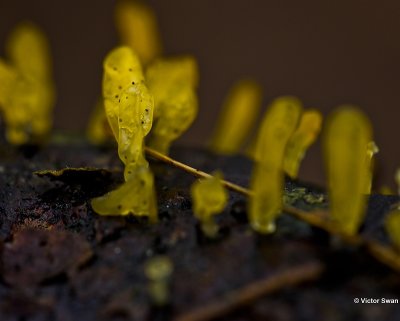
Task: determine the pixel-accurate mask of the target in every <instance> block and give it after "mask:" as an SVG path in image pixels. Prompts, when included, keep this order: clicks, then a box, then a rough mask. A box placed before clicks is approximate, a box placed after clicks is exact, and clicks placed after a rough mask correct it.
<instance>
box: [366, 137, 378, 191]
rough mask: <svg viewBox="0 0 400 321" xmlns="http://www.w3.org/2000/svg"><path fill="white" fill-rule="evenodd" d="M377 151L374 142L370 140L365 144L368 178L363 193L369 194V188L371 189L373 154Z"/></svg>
mask: <svg viewBox="0 0 400 321" xmlns="http://www.w3.org/2000/svg"><path fill="white" fill-rule="evenodd" d="M378 152H379V148H378V146H377V145H376V144H375V142H373V141H370V142H369V143H368V145H367V155H366V160H365V162H366V166H369V168H367V170H368V178H367V182H366V185H365V191H364V193H365V194H371V189H372V179H373V176H374V155H375V154H377V153H378Z"/></svg>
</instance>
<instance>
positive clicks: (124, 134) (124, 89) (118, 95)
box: [103, 47, 154, 180]
mask: <svg viewBox="0 0 400 321" xmlns="http://www.w3.org/2000/svg"><path fill="white" fill-rule="evenodd" d="M143 81H144V79H143V73H142V68H141V65H140V62H139V59H138V58H137V56H136V54H135V53H134V52H133V51H132V49H130V48H129V47H119V48H116V49H114V50H113V51H111V53H110V54H108V56H107V57H106V59H105V61H104V77H103V96H104V107H105V112H106V116H107V119H108V121H109V124H110V127H111V129H112V131H113V133H114V136H115V138H116V140H117V142H118V154H119V157H120V159H121V160H122V162H123V163H124V164H125V173H124V174H125V179H126V180H128V178H129V176H130V175H131V174H133V172H134V167H136V166H146V165H147V161H146V160H145V158H144V153H143V140H144V137H145V136H146V135H147V134H148V133H149V131H150V129H151V127H152V121H153V110H154V100H153V96H152V95H151V94H150V93H149V91H148V89H147V87H146V86H145V85H144V82H143Z"/></svg>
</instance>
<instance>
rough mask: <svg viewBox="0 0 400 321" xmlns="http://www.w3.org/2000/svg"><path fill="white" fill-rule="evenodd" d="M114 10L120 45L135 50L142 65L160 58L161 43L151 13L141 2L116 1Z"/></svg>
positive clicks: (154, 19)
mask: <svg viewBox="0 0 400 321" xmlns="http://www.w3.org/2000/svg"><path fill="white" fill-rule="evenodd" d="M115 9H116V10H115V20H116V26H117V30H118V33H119V35H120V38H121V41H122V44H124V45H127V46H129V47H131V48H132V49H133V50H135V52H137V54H138V56H139V58H140V61H141V62H142V63H143V64H144V65H147V64H148V63H149V62H151V61H152V60H154V59H155V58H156V57H158V56H160V54H161V51H162V48H161V41H160V36H159V33H158V28H157V21H156V18H155V15H154V13H153V11H152V10H151V9H150V8H149V7H148V6H147V5H146V4H144V3H143V2H142V1H135V0H132V1H130V0H121V1H118V2H117V5H116V8H115Z"/></svg>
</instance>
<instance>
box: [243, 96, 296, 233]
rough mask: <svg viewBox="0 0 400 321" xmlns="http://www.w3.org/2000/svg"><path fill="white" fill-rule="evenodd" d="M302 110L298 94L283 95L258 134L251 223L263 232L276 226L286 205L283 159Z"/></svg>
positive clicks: (250, 205)
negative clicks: (284, 198)
mask: <svg viewBox="0 0 400 321" xmlns="http://www.w3.org/2000/svg"><path fill="white" fill-rule="evenodd" d="M301 111H302V105H301V102H300V101H299V100H298V99H296V98H294V97H281V98H278V99H276V100H274V101H273V102H272V104H271V105H270V106H269V108H268V110H267V112H266V114H265V116H264V119H263V121H262V124H261V128H260V130H259V133H258V137H257V145H256V151H255V158H256V164H255V168H254V170H253V173H252V179H251V189H252V191H253V193H254V194H253V196H251V197H250V200H249V216H250V217H249V219H250V223H251V226H252V227H253V228H254V229H255V230H256V231H257V232H260V233H271V232H273V231H274V230H275V219H276V217H277V216H278V215H279V214H280V213H281V210H282V206H283V204H282V203H283V188H284V172H283V159H284V155H285V148H286V145H287V142H288V141H289V138H290V137H291V135H292V134H293V132H294V131H295V129H296V127H297V124H298V122H299V119H300V115H301Z"/></svg>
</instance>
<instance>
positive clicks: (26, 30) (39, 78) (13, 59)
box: [0, 23, 55, 145]
mask: <svg viewBox="0 0 400 321" xmlns="http://www.w3.org/2000/svg"><path fill="white" fill-rule="evenodd" d="M6 52H7V56H8V61H7V62H6V61H4V60H1V61H0V81H1V85H0V108H1V111H2V114H3V117H4V120H5V124H6V135H7V139H8V141H9V142H11V143H12V144H16V145H20V144H24V143H28V142H35V143H37V142H40V141H42V140H43V139H44V138H45V137H46V136H47V135H48V133H49V131H50V129H51V124H52V108H53V105H54V96H55V95H54V87H53V81H52V77H51V69H52V68H51V59H50V52H49V46H48V43H47V40H46V38H45V36H44V35H43V33H42V32H41V31H40V30H39V29H38V28H37V27H36V26H34V25H33V24H29V23H25V24H21V25H20V26H18V27H17V28H16V29H15V30H14V31H13V32H12V34H11V36H10V38H9V40H8V42H7V44H6Z"/></svg>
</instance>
